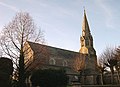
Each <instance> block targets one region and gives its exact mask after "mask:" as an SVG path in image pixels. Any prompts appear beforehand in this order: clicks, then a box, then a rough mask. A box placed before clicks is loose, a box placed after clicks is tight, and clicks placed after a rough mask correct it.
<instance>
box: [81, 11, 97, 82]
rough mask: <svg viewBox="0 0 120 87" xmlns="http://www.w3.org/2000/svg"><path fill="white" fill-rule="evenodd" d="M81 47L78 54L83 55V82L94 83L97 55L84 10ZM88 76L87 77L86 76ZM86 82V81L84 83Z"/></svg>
mask: <svg viewBox="0 0 120 87" xmlns="http://www.w3.org/2000/svg"><path fill="white" fill-rule="evenodd" d="M80 42H81V48H80V51H79V52H80V54H83V55H85V57H84V58H85V59H84V70H83V73H82V74H84V75H83V76H86V77H85V78H86V79H85V80H84V84H96V81H95V78H96V75H97V71H96V68H97V56H96V51H95V49H94V47H93V37H92V35H91V32H90V28H89V24H88V20H87V16H86V12H85V10H84V17H83V22H82V36H81V37H80ZM87 76H89V78H88V77H87ZM86 82H87V83H86Z"/></svg>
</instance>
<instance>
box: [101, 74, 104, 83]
mask: <svg viewBox="0 0 120 87" xmlns="http://www.w3.org/2000/svg"><path fill="white" fill-rule="evenodd" d="M101 84H102V85H104V82H103V72H102V73H101Z"/></svg>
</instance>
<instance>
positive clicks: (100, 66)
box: [98, 54, 106, 85]
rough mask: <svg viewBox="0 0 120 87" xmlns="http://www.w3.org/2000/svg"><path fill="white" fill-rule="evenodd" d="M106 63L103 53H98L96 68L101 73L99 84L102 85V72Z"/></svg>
mask: <svg viewBox="0 0 120 87" xmlns="http://www.w3.org/2000/svg"><path fill="white" fill-rule="evenodd" d="M104 63H106V60H105V58H104V55H102V54H101V55H100V56H99V58H98V69H99V71H100V73H101V84H102V85H104V81H103V79H104V78H103V75H104V72H105V71H106V66H105V64H104Z"/></svg>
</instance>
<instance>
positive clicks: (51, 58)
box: [24, 10, 98, 84]
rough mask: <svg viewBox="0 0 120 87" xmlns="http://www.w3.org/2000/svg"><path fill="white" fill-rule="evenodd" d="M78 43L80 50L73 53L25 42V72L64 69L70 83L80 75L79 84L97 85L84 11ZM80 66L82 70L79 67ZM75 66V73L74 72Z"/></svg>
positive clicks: (95, 60)
mask: <svg viewBox="0 0 120 87" xmlns="http://www.w3.org/2000/svg"><path fill="white" fill-rule="evenodd" d="M80 43H81V48H80V50H79V52H74V51H70V50H65V49H61V48H56V47H52V46H48V45H43V44H39V43H34V42H30V41H27V42H26V43H25V44H24V49H27V51H26V53H25V66H26V69H27V71H28V72H32V71H34V70H36V69H40V68H45V69H46V68H54V69H62V68H64V69H65V70H66V73H67V75H68V76H69V77H70V80H71V81H72V79H73V77H75V76H79V75H80V83H81V84H97V81H96V78H97V76H98V72H97V56H96V51H95V49H94V45H93V37H92V35H91V32H90V28H89V24H88V20H87V15H86V11H85V10H84V16H83V22H82V35H81V37H80ZM76 58H79V60H78V61H77V62H75V60H76ZM81 60H82V61H83V62H81ZM77 63H78V64H77ZM81 64H82V68H80V67H79V65H81ZM75 65H76V67H77V71H76V70H74V66H75Z"/></svg>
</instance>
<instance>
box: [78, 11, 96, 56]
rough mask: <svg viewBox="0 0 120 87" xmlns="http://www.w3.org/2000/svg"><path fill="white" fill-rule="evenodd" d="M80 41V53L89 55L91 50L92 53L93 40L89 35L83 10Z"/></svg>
mask: <svg viewBox="0 0 120 87" xmlns="http://www.w3.org/2000/svg"><path fill="white" fill-rule="evenodd" d="M80 41H81V49H80V53H82V54H89V53H90V51H91V49H92V50H93V51H94V48H93V38H92V35H91V33H90V28H89V24H88V20H87V16H86V11H85V9H84V17H83V22H82V36H81V37H80Z"/></svg>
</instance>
